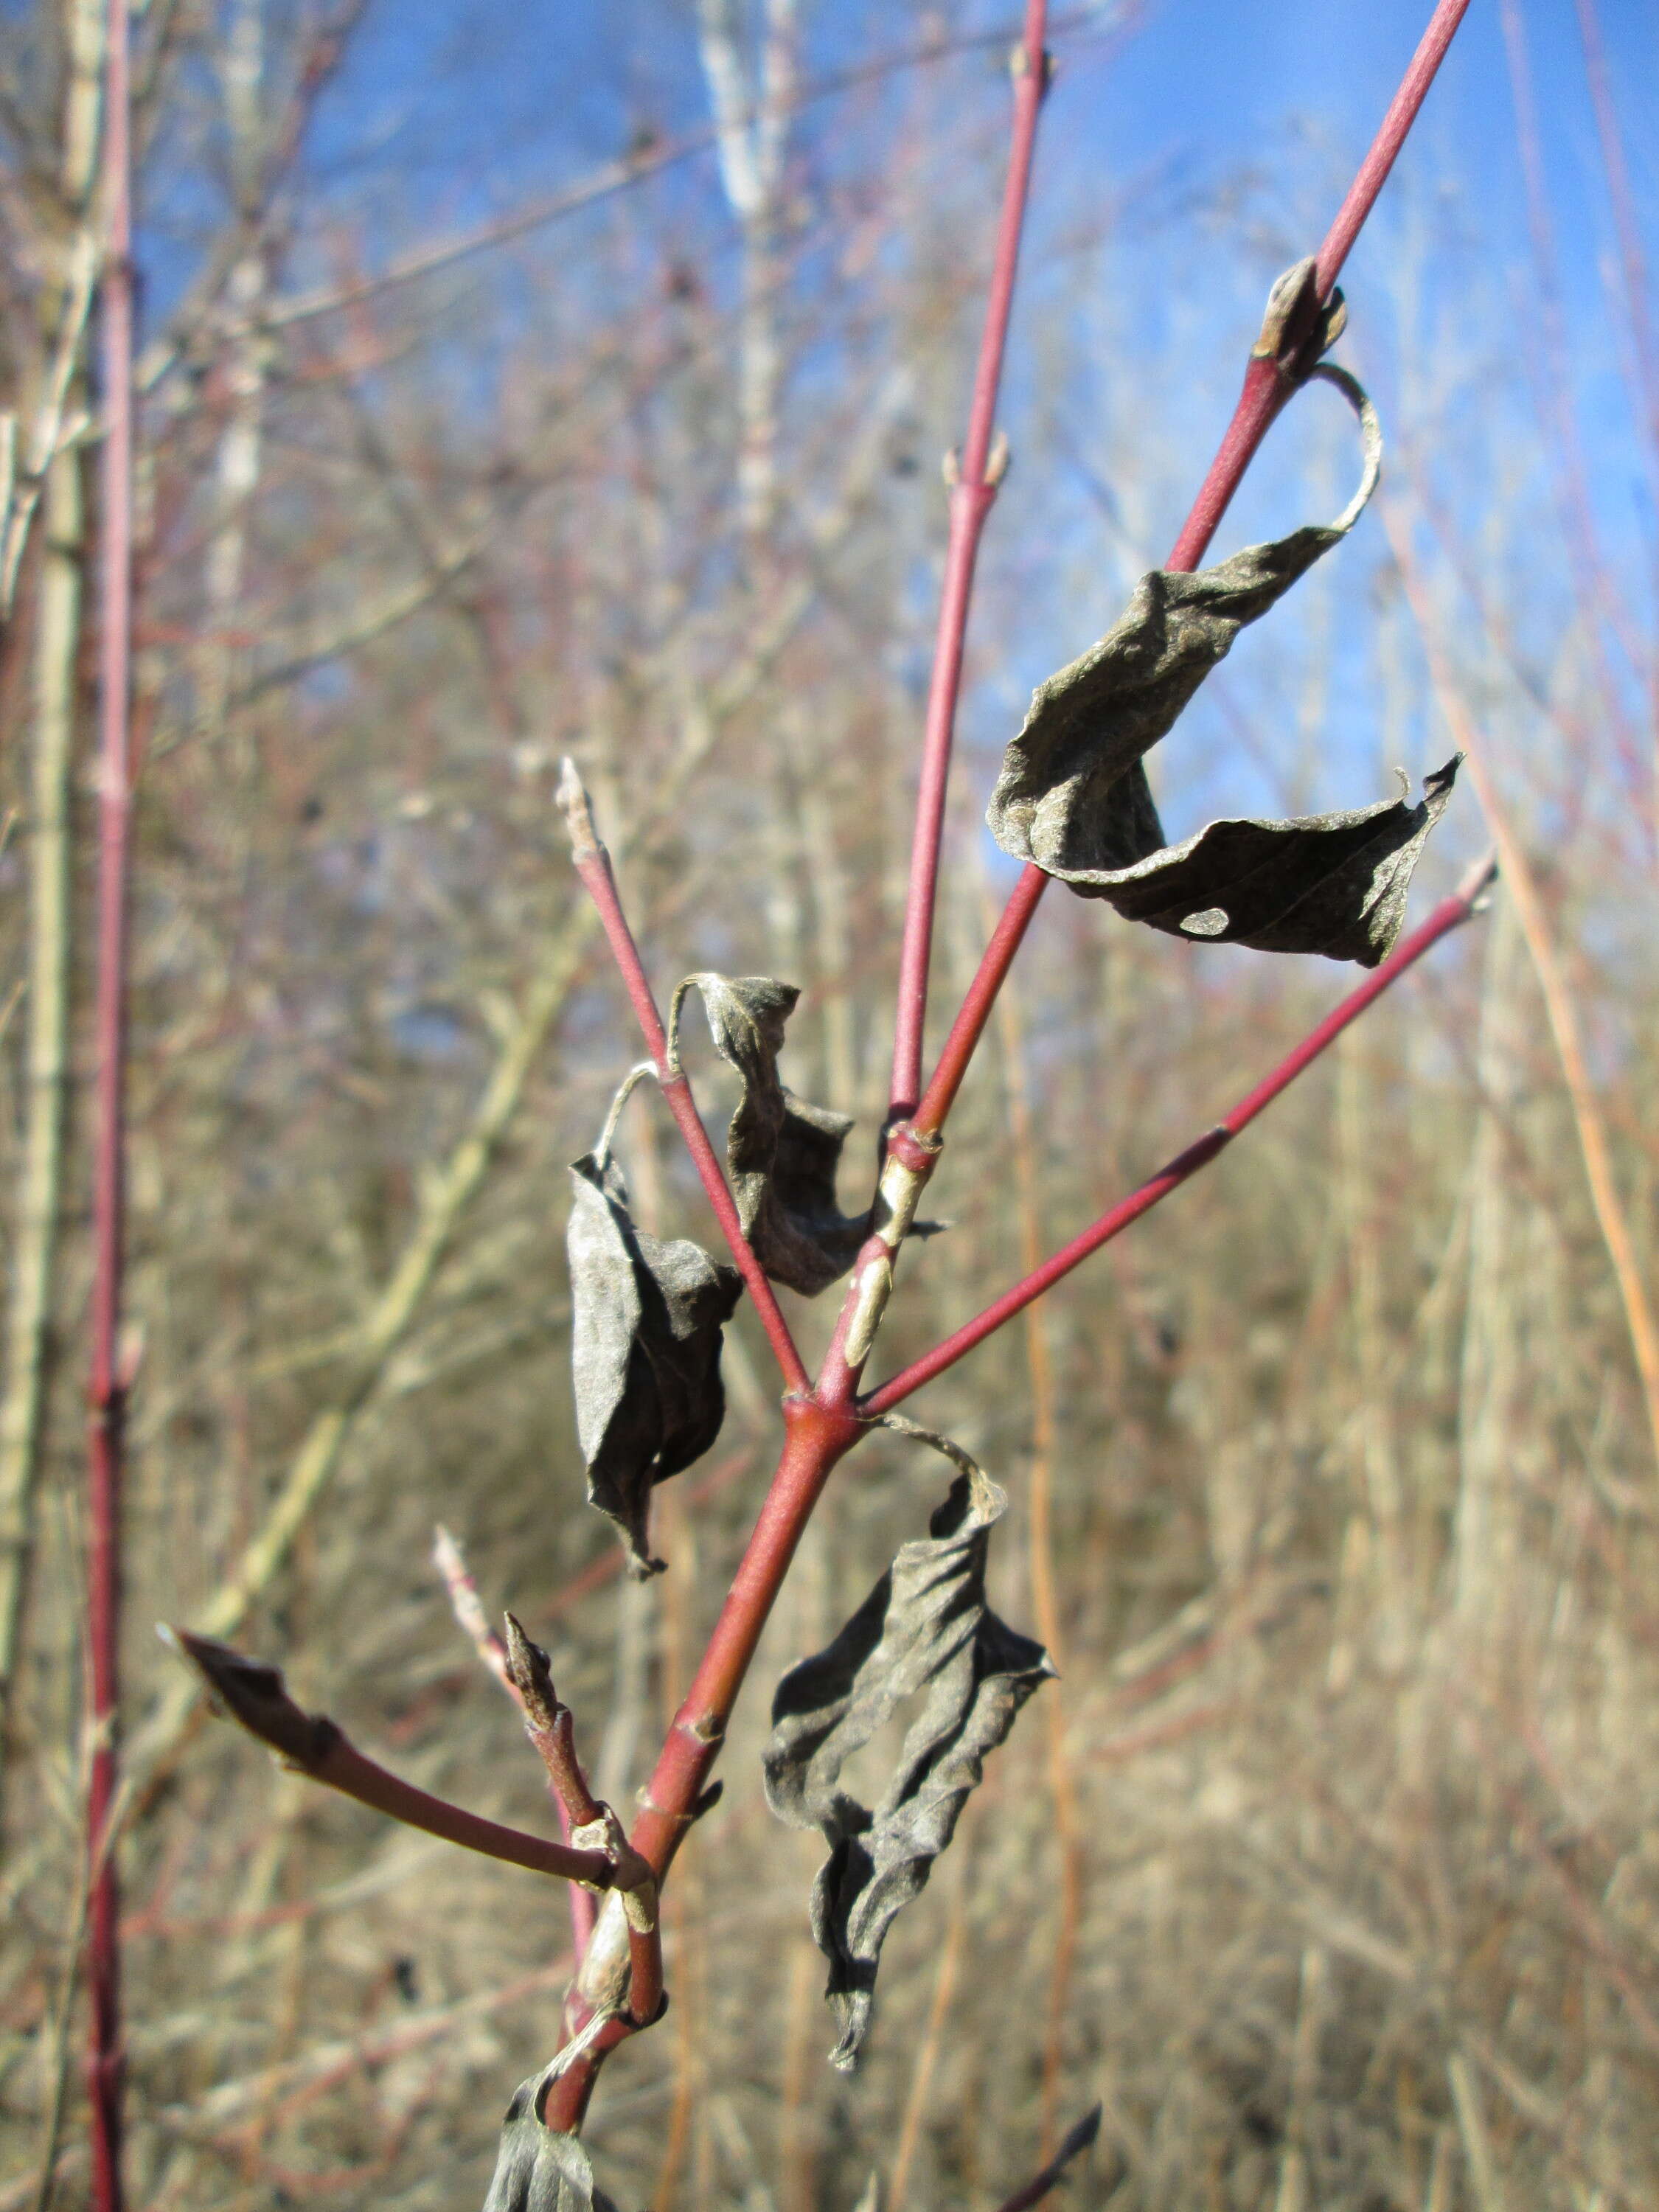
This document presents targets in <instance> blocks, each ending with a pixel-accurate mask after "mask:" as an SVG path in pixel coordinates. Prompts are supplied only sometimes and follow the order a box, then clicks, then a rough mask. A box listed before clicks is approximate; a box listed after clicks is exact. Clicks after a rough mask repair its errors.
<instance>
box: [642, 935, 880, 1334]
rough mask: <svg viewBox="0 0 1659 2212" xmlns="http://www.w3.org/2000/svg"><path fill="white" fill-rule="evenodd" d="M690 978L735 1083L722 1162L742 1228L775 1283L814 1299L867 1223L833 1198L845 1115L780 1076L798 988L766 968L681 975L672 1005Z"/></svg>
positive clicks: (844, 1264) (847, 1261) (854, 1252)
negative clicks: (737, 1089)
mask: <svg viewBox="0 0 1659 2212" xmlns="http://www.w3.org/2000/svg"><path fill="white" fill-rule="evenodd" d="M694 986H695V987H696V990H697V991H698V992H699V993H700V994H701V995H702V1003H703V1006H704V1008H705V1009H706V1011H707V1012H708V1027H709V1030H710V1033H711V1034H712V1036H713V1037H714V1049H715V1050H716V1051H717V1052H718V1053H719V1054H720V1058H721V1059H722V1060H726V1062H727V1063H728V1064H729V1065H730V1066H732V1067H734V1068H735V1069H736V1070H737V1072H738V1076H739V1077H740V1078H741V1079H742V1083H743V1097H742V1098H741V1099H740V1100H739V1101H738V1109H737V1111H736V1112H735V1113H734V1114H733V1115H732V1121H731V1124H730V1127H728V1129H727V1131H726V1169H727V1171H728V1173H729V1174H730V1176H731V1178H732V1194H733V1195H734V1197H735V1198H736V1200H737V1202H738V1218H739V1219H740V1220H741V1221H742V1223H743V1230H744V1236H746V1237H748V1239H749V1241H750V1243H751V1244H752V1245H753V1246H754V1248H755V1254H756V1256H757V1259H758V1260H759V1261H760V1263H761V1265H762V1267H764V1268H765V1270H766V1272H767V1273H768V1274H769V1276H770V1277H771V1278H772V1280H773V1281H774V1282H775V1283H782V1284H784V1285H786V1286H787V1288H788V1289H790V1290H792V1291H801V1292H802V1293H803V1294H804V1295H805V1297H809V1298H810V1297H817V1293H818V1292H819V1291H822V1290H823V1289H825V1288H826V1287H827V1286H828V1285H829V1284H831V1283H833V1282H834V1281H835V1280H836V1277H837V1276H839V1275H844V1274H845V1273H846V1272H847V1270H848V1268H849V1267H851V1266H852V1264H853V1262H854V1260H855V1259H856V1258H857V1257H858V1252H859V1247H860V1244H861V1243H863V1242H864V1238H865V1236H866V1232H867V1231H868V1228H869V1220H870V1217H869V1215H868V1214H867V1213H862V1214H857V1215H852V1216H848V1215H847V1214H844V1213H842V1211H841V1209H840V1207H839V1206H838V1205H837V1204H836V1169H837V1168H838V1167H839V1166H840V1164H841V1152H842V1146H843V1145H844V1144H845V1143H846V1141H847V1135H848V1131H849V1130H850V1129H851V1128H852V1126H853V1122H852V1117H851V1116H850V1115H846V1114H837V1113H835V1112H834V1111H832V1110H831V1109H829V1107H827V1106H809V1105H808V1104H807V1103H806V1102H805V1099H802V1098H797V1097H796V1096H795V1095H794V1093H793V1091H790V1090H788V1089H787V1088H786V1086H785V1085H783V1084H782V1083H781V1081H780V1080H779V1078H778V1054H779V1053H780V1052H781V1050H782V1049H783V1031H784V1024H786V1023H787V1020H788V1018H789V1016H790V1015H791V1014H792V1013H793V1011H794V1008H795V1002H796V1000H798V999H799V996H800V993H799V990H797V989H796V987H795V986H794V985H793V983H780V982H778V981H776V980H775V978H774V977H772V976H770V975H713V974H704V975H689V976H687V978H686V980H685V981H684V983H682V984H681V986H680V987H679V989H678V991H677V992H676V993H675V994H674V999H675V1006H676V1009H677V1010H678V1006H679V1004H680V1003H681V1001H682V1000H684V995H685V994H686V992H687V991H688V990H690V989H691V988H692V987H694ZM670 1026H671V1028H672V1027H673V1026H674V1024H673V1023H672V1021H671V1024H670Z"/></svg>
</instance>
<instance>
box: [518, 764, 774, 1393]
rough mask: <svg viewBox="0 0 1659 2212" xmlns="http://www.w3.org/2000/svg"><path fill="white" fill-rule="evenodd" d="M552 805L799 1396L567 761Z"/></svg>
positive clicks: (757, 1268)
mask: <svg viewBox="0 0 1659 2212" xmlns="http://www.w3.org/2000/svg"><path fill="white" fill-rule="evenodd" d="M559 803H560V805H561V807H562V809H563V811H564V813H565V817H566V819H567V821H568V823H569V826H570V835H571V857H572V859H573V860H574V863H575V868H576V873H577V874H578V875H579V876H580V878H581V879H582V884H583V886H584V888H585V889H586V892H587V895H588V896H589V897H590V898H591V899H592V902H593V905H594V908H595V910H596V911H597V913H598V915H599V926H600V927H601V928H602V929H603V930H604V932H605V939H606V942H607V943H608V944H609V945H610V947H611V957H612V958H613V959H614V960H615V962H616V963H617V969H618V971H619V972H620V974H621V976H622V980H623V987H624V989H625V990H626V991H627V993H628V996H629V1002H630V1004H631V1005H632V1006H633V1009H634V1012H635V1017H636V1018H637V1019H638V1022H639V1024H640V1028H641V1031H642V1032H643V1033H644V1036H645V1042H646V1048H647V1050H648V1052H649V1053H650V1054H651V1059H652V1063H653V1066H655V1068H656V1071H657V1081H658V1083H659V1085H660V1086H661V1090H662V1095H663V1097H664V1098H665V1100H666V1101H667V1104H668V1110H669V1112H670V1113H671V1115H673V1117H674V1119H675V1121H677V1122H678V1125H679V1131H680V1134H681V1135H682V1136H683V1137H684V1139H685V1148H686V1150H687V1151H688V1152H690V1155H691V1159H692V1164H694V1166H695V1167H696V1170H697V1176H698V1178H699V1180H700V1181H701V1182H702V1187H703V1188H704V1190H705V1191H706V1192H707V1193H708V1203H709V1204H710V1206H713V1207H714V1218H715V1219H716V1220H717V1221H718V1222H719V1223H720V1230H721V1233H722V1234H723V1235H724V1237H725V1238H726V1243H727V1245H728V1246H729V1247H730V1249H731V1253H732V1259H733V1260H734V1261H736V1262H737V1266H738V1273H739V1274H741V1276H742V1277H743V1279H744V1285H745V1286H746V1287H747V1289H748V1291H749V1295H750V1297H752V1298H753V1299H754V1301H755V1310H756V1311H757V1314H758V1315H759V1316H760V1319H761V1325H762V1327H763V1328H764V1329H765V1331H766V1334H767V1336H768V1338H769V1340H770V1342H771V1346H772V1350H773V1352H775V1354H776V1356H777V1362H778V1365H779V1366H780V1367H781V1369H782V1370H783V1375H784V1380H785V1381H786V1382H787V1383H788V1385H789V1388H790V1389H792V1390H794V1391H799V1392H803V1393H804V1392H805V1391H807V1390H809V1389H811V1379H810V1377H809V1376H808V1375H807V1372H806V1368H805V1364H804V1362H803V1361H802V1359H801V1356H800V1353H799V1351H798V1350H797V1349H796V1346H795V1340H794V1338H793V1336H792V1335H791V1334H790V1330H789V1324H788V1322H787V1321H786V1320H785V1319H784V1317H783V1309H782V1308H781V1306H780V1305H779V1304H778V1301H777V1297H776V1294H775V1292H774V1291H773V1288H772V1285H771V1284H770V1283H769V1281H768V1280H767V1278H766V1270H765V1269H764V1268H763V1267H762V1266H761V1263H760V1261H759V1260H758V1259H757V1257H756V1256H755V1249H754V1247H753V1245H752V1244H750V1242H749V1239H748V1237H746V1236H744V1229H743V1224H742V1222H741V1221H740V1220H739V1219H738V1207H737V1201H736V1200H735V1199H734V1198H733V1197H732V1190H731V1186H730V1185H729V1184H728V1183H727V1182H726V1176H725V1174H724V1172H723V1171H722V1170H721V1167H720V1162H719V1160H717V1159H716V1158H715V1157H714V1146H712V1145H711V1144H710V1143H709V1141H708V1131H707V1130H706V1129H705V1128H704V1127H703V1126H702V1115H700V1114H699V1113H698V1111H697V1105H696V1099H695V1098H694V1097H692V1095H691V1085H690V1082H689V1081H688V1080H687V1079H686V1077H685V1076H684V1074H683V1073H682V1072H681V1071H680V1069H679V1068H678V1066H675V1065H674V1064H673V1062H672V1061H671V1060H670V1058H669V1052H668V1038H667V1034H666V1032H665V1030H664V1029H663V1025H662V1016H661V1015H660V1014H659V1012H658V1011H657V1001H656V998H655V995H654V994H653V991H652V988H651V983H650V979H649V978H648V977H647V975H646V972H645V963H644V962H643V961H642V960H641V958H640V948H639V946H638V945H636V944H635V941H634V933H633V931H632V930H631V929H630V928H629V926H628V917H627V915H625V914H624V913H623V907H622V899H621V896H620V895H619V893H618V891H617V878H616V877H615V875H614V874H613V873H612V872H611V855H610V854H609V853H607V852H606V851H605V847H604V846H603V845H601V844H600V843H599V840H598V838H597V837H595V836H594V835H593V826H592V820H591V819H590V817H589V816H588V811H587V801H586V795H585V794H584V793H583V792H582V789H581V786H580V782H579V781H577V779H576V775H575V771H574V768H572V767H571V765H570V763H568V762H567V763H566V764H565V779H564V781H563V782H562V784H561V786H560V793H559Z"/></svg>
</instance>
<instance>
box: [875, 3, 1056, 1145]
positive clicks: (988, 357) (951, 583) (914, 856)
mask: <svg viewBox="0 0 1659 2212" xmlns="http://www.w3.org/2000/svg"><path fill="white" fill-rule="evenodd" d="M1047 16H1048V8H1047V5H1046V0H1028V4H1027V7H1026V10H1025V28H1024V36H1023V39H1022V40H1021V43H1020V45H1019V46H1018V47H1017V48H1016V50H1015V54H1014V69H1015V78H1014V127H1013V140H1012V146H1011V148H1010V150H1009V155H1008V179H1007V182H1006V185H1005V186H1004V188H1003V195H1002V216H1001V220H1000V222H999V224H998V227H997V243H996V258H995V260H994V263H993V264H992V270H991V292H990V297H989V299H988V300H987V301H986V305H985V330H984V334H983V336H982V337H981V340H980V348H979V364H978V367H977V368H976V369H975V374H974V392H973V399H972V402H971V404H970V406H969V415H968V441H967V443H966V445H965V446H964V447H963V451H962V456H961V459H960V462H959V464H958V473H957V482H956V483H955V484H954V485H953V486H952V489H951V530H950V537H949V539H948V541H947V543H946V546H945V588H944V592H943V594H942V596H941V599H940V605H939V632H938V636H937V638H936V640H935V642H934V646H933V677H932V679H931V681H930V683H929V684H928V689H927V725H926V733H925V735H924V737H923V739H922V752H921V784H920V787H919V788H918V791H917V793H916V826H915V839H914V842H913V843H912V846H911V851H910V884H909V890H908V896H907V898H906V902H905V909H904V938H903V943H902V948H901V950H900V953H899V985H898V1019H897V1025H896V1032H895V1035H894V1039H893V1080H892V1089H891V1094H890V1113H891V1114H892V1115H895V1116H897V1115H905V1114H908V1112H909V1111H910V1109H911V1108H912V1107H913V1106H914V1105H915V1099H916V1093H917V1092H918V1091H919V1090H920V1089H921V1046H922V1030H923V1028H924V1025H925V1024H926V1021H927V969H928V964H929V962H930V960H931V957H932V954H933V910H934V907H935V905H936V903H937V901H938V896H939V849H940V847H941V845H942V843H943V842H944V836H945V787H946V785H947V783H948V781H949V780H950V774H951V738H952V736H953V734H954V732H955V728H956V717H957V695H958V693H959V692H960V690H961V688H962V656H963V643H964V641H965V639H966V636H967V631H968V609H969V602H970V600H971V599H972V597H973V590H974V564H975V560H976V559H977V557H978V554H979V541H980V536H981V532H982V531H983V530H984V527H985V519H986V517H987V515H988V514H989V513H990V512H991V508H992V506H993V504H994V501H995V499H996V488H997V483H998V480H999V478H1000V474H1001V471H1000V468H998V469H991V467H990V461H991V434H992V428H993V423H994V417H995V414H996V404H997V387H998V386H999V385H1000V382H1001V380H1002V360H1003V354H1004V351H1005V349H1006V345H1007V340H1008V315H1009V310H1010V307H1012V301H1013V296H1014V273H1015V270H1016V268H1017V267H1018V261H1019V239H1020V233H1021V231H1022V229H1023V228H1024V222H1025V207H1026V202H1027V199H1028V197H1029V196H1030V181H1031V154H1032V149H1033V148H1034V146H1035V144H1036V127H1037V118H1038V116H1039V115H1040V113H1041V112H1042V96H1043V94H1044V93H1045V92H1046V91H1047V90H1048V55H1047V53H1046V52H1044V50H1043V43H1042V40H1043V31H1044V28H1045V26H1046V21H1047ZM987 471H989V472H988V473H987Z"/></svg>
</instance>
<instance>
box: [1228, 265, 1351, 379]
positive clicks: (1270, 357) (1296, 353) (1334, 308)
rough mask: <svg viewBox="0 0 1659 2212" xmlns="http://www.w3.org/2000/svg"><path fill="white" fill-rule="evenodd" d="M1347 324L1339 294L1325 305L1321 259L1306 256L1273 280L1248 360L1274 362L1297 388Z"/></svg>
mask: <svg viewBox="0 0 1659 2212" xmlns="http://www.w3.org/2000/svg"><path fill="white" fill-rule="evenodd" d="M1347 321H1348V307H1347V302H1346V301H1345V300H1344V298H1343V296H1342V294H1341V292H1340V290H1334V291H1333V292H1332V294H1331V295H1330V297H1329V299H1328V300H1324V301H1322V300H1321V298H1320V296H1319V262H1318V259H1317V257H1316V255H1314V254H1311V253H1309V254H1304V257H1303V258H1302V259H1301V260H1300V261H1296V262H1292V263H1291V266H1290V267H1289V268H1288V269H1287V270H1285V271H1284V273H1283V275H1282V276H1279V277H1277V278H1275V280H1274V283H1273V289H1272V290H1271V291H1270V292H1269V293H1268V295H1267V309H1266V312H1265V313H1263V315H1262V318H1261V332H1260V334H1259V335H1258V337H1257V338H1256V342H1255V344H1254V345H1253V346H1252V347H1251V348H1250V358H1251V360H1252V361H1270V362H1273V365H1274V366H1275V368H1277V369H1278V370H1279V374H1280V375H1281V376H1285V377H1288V378H1289V379H1290V380H1291V382H1293V383H1298V384H1299V383H1300V382H1301V381H1302V380H1303V379H1304V377H1305V376H1307V375H1309V374H1310V373H1311V371H1312V369H1313V367H1314V364H1315V363H1316V362H1317V361H1318V359H1319V357H1320V356H1321V355H1322V354H1324V353H1328V352H1329V350H1330V349H1331V348H1332V347H1333V346H1334V344H1335V343H1336V342H1337V340H1338V338H1340V337H1341V335H1342V332H1343V331H1344V330H1345V329H1346V326H1347Z"/></svg>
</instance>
